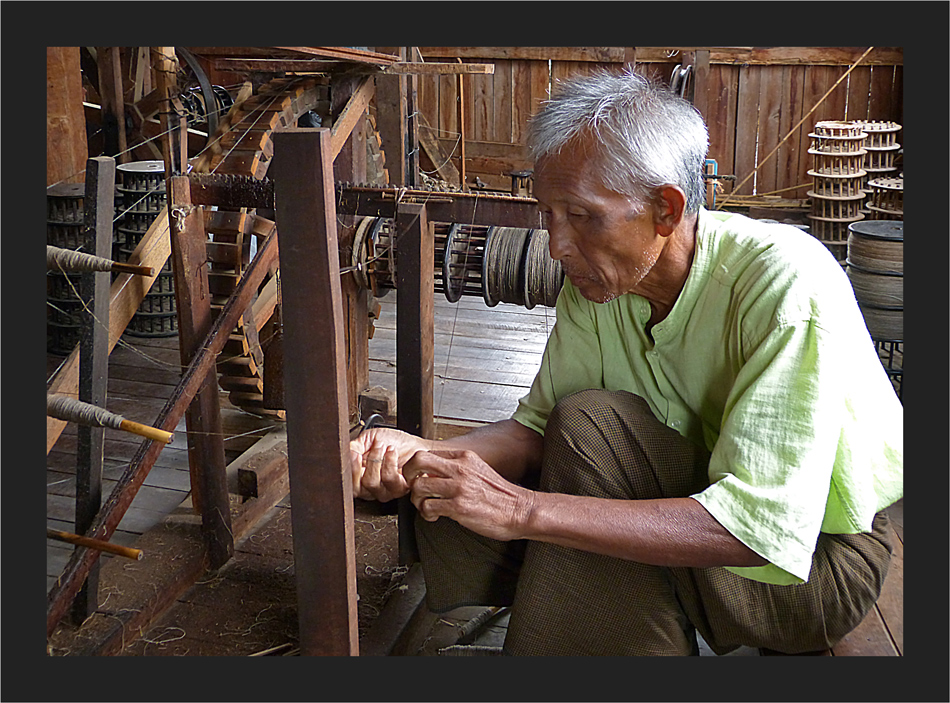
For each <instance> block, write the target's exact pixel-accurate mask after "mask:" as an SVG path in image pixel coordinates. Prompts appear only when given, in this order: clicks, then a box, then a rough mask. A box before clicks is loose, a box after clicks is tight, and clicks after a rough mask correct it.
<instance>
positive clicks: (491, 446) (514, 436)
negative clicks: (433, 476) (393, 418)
mask: <svg viewBox="0 0 950 703" xmlns="http://www.w3.org/2000/svg"><path fill="white" fill-rule="evenodd" d="M432 448H433V449H467V450H469V451H473V452H475V453H476V454H478V455H479V456H480V457H481V458H482V461H484V462H485V463H486V464H488V465H489V466H491V467H492V468H493V469H494V470H495V471H497V472H498V473H499V474H500V475H501V476H502V477H503V478H505V479H506V480H508V481H511V482H512V483H517V484H521V483H523V482H524V481H525V479H526V478H527V477H528V476H529V475H532V474H535V473H537V472H538V471H539V470H540V468H541V451H542V449H543V439H542V437H541V435H540V434H538V433H537V432H535V431H534V430H532V429H529V428H528V427H525V426H524V425H522V424H521V423H520V422H517V421H515V420H502V421H500V422H494V423H492V424H490V425H485V426H483V427H478V428H476V429H474V430H472V431H471V432H469V433H467V434H464V435H459V436H458V437H452V438H450V439H446V440H441V441H438V442H434V443H433V447H432Z"/></svg>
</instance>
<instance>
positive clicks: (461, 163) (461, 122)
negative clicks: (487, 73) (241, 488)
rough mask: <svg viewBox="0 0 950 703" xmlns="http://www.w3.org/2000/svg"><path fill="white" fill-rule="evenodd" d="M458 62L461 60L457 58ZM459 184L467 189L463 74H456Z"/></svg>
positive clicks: (464, 189) (463, 188)
mask: <svg viewBox="0 0 950 703" xmlns="http://www.w3.org/2000/svg"><path fill="white" fill-rule="evenodd" d="M459 63H462V60H461V59H459ZM458 129H459V186H460V187H461V188H462V190H463V191H466V190H468V183H466V180H465V76H464V75H463V74H461V73H460V74H458Z"/></svg>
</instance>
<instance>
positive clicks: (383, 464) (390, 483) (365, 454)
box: [350, 427, 432, 502]
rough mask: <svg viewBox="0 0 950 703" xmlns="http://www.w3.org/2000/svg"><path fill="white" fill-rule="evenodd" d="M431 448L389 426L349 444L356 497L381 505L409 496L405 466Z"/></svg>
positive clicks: (365, 433)
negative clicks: (403, 468) (404, 474)
mask: <svg viewBox="0 0 950 703" xmlns="http://www.w3.org/2000/svg"><path fill="white" fill-rule="evenodd" d="M431 448H432V443H431V442H428V441H426V440H424V439H422V438H421V437H416V436H414V435H411V434H408V433H406V432H402V431H401V430H395V429H391V428H387V427H374V428H372V429H369V430H366V431H365V432H363V433H362V434H361V435H360V436H359V437H357V438H356V439H354V440H353V441H352V442H350V463H351V469H352V472H353V495H354V496H356V497H357V498H362V499H364V500H378V501H380V502H386V501H390V500H392V499H394V498H401V497H402V496H404V495H406V494H407V493H409V484H408V483H406V479H405V478H404V477H403V475H402V467H403V466H405V464H406V462H407V461H409V459H411V458H412V456H413V455H414V454H415V453H416V452H418V451H426V450H428V449H431Z"/></svg>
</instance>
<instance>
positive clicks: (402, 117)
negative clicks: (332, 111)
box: [376, 47, 409, 185]
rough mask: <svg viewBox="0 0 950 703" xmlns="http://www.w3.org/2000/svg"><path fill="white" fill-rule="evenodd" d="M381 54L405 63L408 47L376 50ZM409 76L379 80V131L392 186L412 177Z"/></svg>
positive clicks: (396, 76)
mask: <svg viewBox="0 0 950 703" xmlns="http://www.w3.org/2000/svg"><path fill="white" fill-rule="evenodd" d="M376 50H377V51H379V52H381V53H386V54H394V55H399V57H400V59H402V60H403V61H405V59H406V50H405V47H376ZM406 78H407V77H406V76H405V75H388V76H386V75H384V76H376V129H377V130H379V136H380V139H381V140H382V142H383V150H384V151H385V152H386V168H387V169H388V170H389V182H390V183H392V184H393V185H408V179H409V173H408V170H407V167H408V158H407V154H408V150H407V149H406V134H407V132H408V121H407V119H406V118H407V116H408V115H409V112H408V107H407V105H406V85H407V82H406Z"/></svg>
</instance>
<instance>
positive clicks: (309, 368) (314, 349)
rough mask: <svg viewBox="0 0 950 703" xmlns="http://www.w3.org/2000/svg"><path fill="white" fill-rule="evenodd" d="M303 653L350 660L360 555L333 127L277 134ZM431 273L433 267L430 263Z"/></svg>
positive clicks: (275, 171)
mask: <svg viewBox="0 0 950 703" xmlns="http://www.w3.org/2000/svg"><path fill="white" fill-rule="evenodd" d="M270 173H271V175H272V177H273V179H274V191H275V194H274V198H275V201H276V206H277V207H276V210H277V227H278V230H279V231H280V240H281V246H280V270H281V281H282V286H281V287H282V289H283V311H282V314H283V318H284V362H285V363H284V374H285V375H284V401H285V406H286V409H287V448H288V471H289V474H290V500H291V504H292V505H293V510H292V511H291V520H292V526H293V541H294V564H295V569H296V581H297V603H298V618H299V624H300V651H301V654H303V655H330V656H334V655H335V656H339V655H356V654H358V653H359V636H358V630H357V624H358V621H357V611H356V598H357V593H356V555H355V541H354V533H353V484H352V481H353V478H352V475H351V473H350V461H349V424H348V420H347V402H346V397H347V389H346V359H345V358H344V335H343V315H342V294H341V291H340V262H339V256H340V253H339V245H338V243H337V234H336V206H335V195H334V187H333V160H332V155H331V138H330V130H327V129H290V130H287V131H284V132H277V133H275V134H274V162H273V164H272V165H271V168H270ZM430 268H431V264H430Z"/></svg>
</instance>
